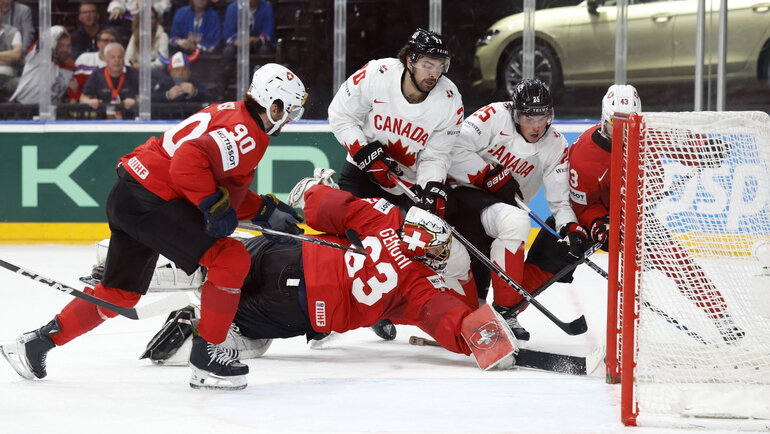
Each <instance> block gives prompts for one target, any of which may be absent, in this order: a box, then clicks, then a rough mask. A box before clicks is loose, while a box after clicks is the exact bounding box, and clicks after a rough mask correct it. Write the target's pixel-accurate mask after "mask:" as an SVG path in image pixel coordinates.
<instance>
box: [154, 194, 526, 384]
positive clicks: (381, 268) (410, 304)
mask: <svg viewBox="0 0 770 434" xmlns="http://www.w3.org/2000/svg"><path fill="white" fill-rule="evenodd" d="M303 197H304V201H305V206H304V210H305V217H306V218H307V222H308V225H309V226H310V227H312V228H313V229H316V230H318V231H323V232H326V234H323V235H312V236H313V237H317V238H321V239H324V240H327V241H331V242H334V243H337V244H342V245H348V244H349V241H348V239H347V238H346V237H345V236H344V235H340V234H343V233H345V232H346V230H348V229H352V230H355V231H356V232H357V233H358V234H359V236H360V239H361V243H362V244H363V246H364V247H365V249H366V250H367V254H366V255H362V254H359V253H354V252H352V251H347V252H346V251H342V250H340V249H332V248H329V247H327V246H323V245H318V244H314V243H309V242H305V243H302V244H301V245H300V244H294V245H286V244H276V243H275V242H271V240H269V239H266V238H265V237H264V236H260V237H254V238H249V239H246V240H243V241H242V242H243V243H244V245H245V246H246V249H247V250H248V251H249V254H250V256H251V267H250V271H249V273H248V275H247V276H246V280H245V281H244V284H243V288H242V291H243V294H242V296H241V300H240V304H239V306H238V311H237V313H236V316H235V319H234V323H235V325H236V326H237V328H238V330H239V333H237V335H238V336H241V337H240V338H236V339H244V338H245V339H246V340H249V341H252V342H253V344H245V345H244V346H242V347H241V349H242V350H243V349H248V348H250V347H252V346H254V345H257V346H258V347H260V348H262V349H261V351H259V355H261V354H262V353H263V352H264V350H265V349H266V346H265V344H264V343H262V344H257V343H256V341H257V340H272V339H274V338H289V337H294V336H300V335H306V336H307V337H308V339H317V338H320V337H322V336H324V335H325V334H328V333H331V332H337V333H344V332H346V331H349V330H353V329H356V328H359V327H369V326H371V325H372V324H375V323H376V322H377V321H380V320H382V319H383V318H392V319H393V320H394V322H396V323H399V324H412V325H416V326H418V327H420V328H421V329H422V330H424V331H425V332H426V333H428V334H429V335H431V336H432V337H433V338H434V339H435V340H436V341H438V342H439V343H440V344H441V345H442V346H443V347H444V348H446V349H448V350H450V351H453V352H456V353H463V354H471V353H473V355H474V357H475V359H476V362H477V363H478V365H479V367H480V368H481V369H484V370H486V369H490V368H507V367H510V366H511V365H512V364H513V361H514V357H513V353H514V351H515V350H516V340H515V338H514V337H513V335H512V333H511V331H510V329H508V326H507V325H506V324H505V321H503V320H502V319H501V317H500V316H499V314H497V313H496V312H494V311H493V310H492V309H491V307H490V306H488V305H485V306H483V307H482V308H481V309H477V310H475V311H474V310H473V309H471V308H470V307H468V306H467V305H466V304H465V303H463V302H462V301H460V300H459V299H458V298H456V297H455V296H454V295H451V294H450V292H451V291H449V290H448V289H447V286H446V283H445V281H444V279H443V278H442V277H441V275H440V274H439V272H440V271H439V270H442V269H443V265H445V261H446V259H447V258H448V257H449V255H450V253H449V252H450V250H451V242H452V236H451V231H450V228H449V227H448V226H447V224H446V223H445V222H444V221H443V220H441V219H439V218H438V217H436V216H435V215H433V214H431V213H430V212H428V211H426V210H424V209H421V208H419V207H412V208H410V209H409V212H407V215H406V217H402V215H401V212H400V210H399V209H398V207H396V206H395V205H393V204H391V203H390V202H388V201H386V200H385V199H381V198H372V199H358V198H356V197H354V196H353V195H352V194H350V193H348V192H346V191H342V190H337V189H334V188H331V187H328V186H325V185H316V186H312V187H310V188H309V189H307V191H306V192H305V194H304V196H303ZM169 324H171V328H172V329H176V326H175V325H174V323H173V322H169V323H167V325H166V326H164V329H166V328H167V327H168V326H169ZM172 334H173V332H172ZM163 335H164V334H163V330H162V331H161V332H160V333H159V335H156V336H163ZM229 339H230V337H228V341H229ZM176 342H177V346H178V345H181V342H182V340H181V339H177V340H176ZM164 345H165V344H164V343H159V342H156V339H155V338H153V341H152V342H151V345H150V346H148V349H149V350H150V351H149V353H146V354H149V355H150V356H151V357H153V356H152V354H153V351H156V350H158V349H160V347H162V346H164ZM235 348H238V346H237V344H236V346H235ZM168 350H169V348H165V350H164V352H165V353H164V354H172V352H171V351H168ZM246 353H248V351H246ZM246 353H244V352H243V351H242V352H241V355H242V357H252V356H246ZM164 357H165V356H161V357H159V358H158V359H155V360H158V361H160V364H164V363H166V361H167V360H164ZM184 357H186V356H183V359H184Z"/></svg>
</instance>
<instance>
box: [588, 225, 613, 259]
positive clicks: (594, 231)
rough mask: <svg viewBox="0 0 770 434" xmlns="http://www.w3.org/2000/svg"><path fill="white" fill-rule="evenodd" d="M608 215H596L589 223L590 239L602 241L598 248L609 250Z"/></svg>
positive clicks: (595, 241)
mask: <svg viewBox="0 0 770 434" xmlns="http://www.w3.org/2000/svg"><path fill="white" fill-rule="evenodd" d="M609 238H610V216H604V217H597V218H595V219H594V221H593V222H592V223H591V240H593V242H594V243H602V246H601V247H600V249H602V250H604V251H605V252H607V251H609V246H610V239H609Z"/></svg>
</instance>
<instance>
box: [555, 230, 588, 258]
mask: <svg viewBox="0 0 770 434" xmlns="http://www.w3.org/2000/svg"><path fill="white" fill-rule="evenodd" d="M559 235H561V237H562V238H561V240H559V244H561V245H563V246H564V250H566V253H569V254H570V256H574V257H575V258H579V257H581V256H583V253H585V251H586V249H587V248H588V244H587V243H586V241H587V240H588V235H587V234H586V230H585V229H583V226H580V225H579V224H577V223H575V222H571V223H567V224H566V225H564V226H562V227H561V230H560V231H559Z"/></svg>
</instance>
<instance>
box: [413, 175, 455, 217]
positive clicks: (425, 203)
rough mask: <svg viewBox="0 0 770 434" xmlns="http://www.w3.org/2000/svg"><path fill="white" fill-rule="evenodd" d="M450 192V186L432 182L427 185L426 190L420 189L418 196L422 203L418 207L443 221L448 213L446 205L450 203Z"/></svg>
mask: <svg viewBox="0 0 770 434" xmlns="http://www.w3.org/2000/svg"><path fill="white" fill-rule="evenodd" d="M449 191H450V188H449V186H448V185H446V184H442V183H440V182H436V181H430V182H428V183H427V184H425V188H423V189H420V192H419V194H418V195H417V196H418V197H419V198H420V202H418V203H417V206H418V207H420V208H422V209H424V210H427V211H428V212H431V213H433V214H435V215H437V216H439V217H441V218H442V219H443V218H444V214H445V213H446V204H447V202H448V201H449Z"/></svg>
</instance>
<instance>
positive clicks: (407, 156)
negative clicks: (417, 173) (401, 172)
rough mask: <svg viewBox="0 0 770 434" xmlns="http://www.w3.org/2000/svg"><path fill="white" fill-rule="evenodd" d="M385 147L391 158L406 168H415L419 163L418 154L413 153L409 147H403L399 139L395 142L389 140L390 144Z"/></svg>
mask: <svg viewBox="0 0 770 434" xmlns="http://www.w3.org/2000/svg"><path fill="white" fill-rule="evenodd" d="M385 147H386V148H387V151H388V155H390V156H391V158H393V159H394V160H396V161H398V162H399V163H401V164H403V165H404V166H406V167H412V166H414V163H415V162H416V161H417V153H415V152H411V151H410V150H409V146H404V145H402V144H401V139H398V140H396V141H395V142H391V141H390V140H388V144H387V145H386V146H385Z"/></svg>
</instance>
